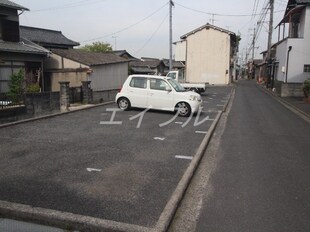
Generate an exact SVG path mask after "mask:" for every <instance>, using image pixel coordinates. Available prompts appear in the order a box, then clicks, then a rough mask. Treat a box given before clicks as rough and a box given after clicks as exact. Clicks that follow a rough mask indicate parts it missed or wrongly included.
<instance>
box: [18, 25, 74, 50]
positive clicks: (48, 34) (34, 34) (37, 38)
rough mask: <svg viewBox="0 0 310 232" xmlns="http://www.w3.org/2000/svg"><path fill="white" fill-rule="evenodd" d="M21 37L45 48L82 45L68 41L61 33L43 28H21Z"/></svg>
mask: <svg viewBox="0 0 310 232" xmlns="http://www.w3.org/2000/svg"><path fill="white" fill-rule="evenodd" d="M20 36H21V37H22V38H25V39H27V40H30V41H32V42H34V43H37V44H39V45H41V46H43V47H50V48H63V47H65V48H68V47H70V48H72V47H74V46H78V45H80V44H79V43H78V42H75V41H73V40H70V39H68V38H67V37H65V36H64V35H63V34H62V33H61V31H54V30H49V29H43V28H35V27H26V26H20Z"/></svg>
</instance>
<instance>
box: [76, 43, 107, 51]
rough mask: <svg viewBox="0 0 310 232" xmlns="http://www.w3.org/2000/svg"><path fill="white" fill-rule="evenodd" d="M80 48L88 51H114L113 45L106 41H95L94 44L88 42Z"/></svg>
mask: <svg viewBox="0 0 310 232" xmlns="http://www.w3.org/2000/svg"><path fill="white" fill-rule="evenodd" d="M80 49H81V50H84V51H88V52H109V51H112V45H111V44H109V43H104V42H93V43H92V44H86V45H85V46H83V47H81V48H80Z"/></svg>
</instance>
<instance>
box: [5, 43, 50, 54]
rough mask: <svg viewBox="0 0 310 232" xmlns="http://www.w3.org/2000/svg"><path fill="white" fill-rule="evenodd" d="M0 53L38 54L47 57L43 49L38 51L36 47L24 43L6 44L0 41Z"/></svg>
mask: <svg viewBox="0 0 310 232" xmlns="http://www.w3.org/2000/svg"><path fill="white" fill-rule="evenodd" d="M0 52H14V53H27V54H40V55H47V54H48V52H47V51H46V50H45V49H40V48H39V47H38V46H33V45H31V44H26V43H24V42H19V43H15V42H6V41H0Z"/></svg>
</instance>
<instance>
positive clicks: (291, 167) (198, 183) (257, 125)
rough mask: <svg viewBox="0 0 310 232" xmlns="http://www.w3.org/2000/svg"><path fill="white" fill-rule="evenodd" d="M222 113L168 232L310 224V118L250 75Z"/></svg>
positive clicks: (278, 228)
mask: <svg viewBox="0 0 310 232" xmlns="http://www.w3.org/2000/svg"><path fill="white" fill-rule="evenodd" d="M226 117H227V118H226V119H227V120H225V121H221V123H220V124H221V125H220V126H219V128H218V130H217V132H216V134H217V135H215V139H214V140H213V141H212V142H211V143H213V145H212V144H211V145H210V149H209V148H208V150H207V153H206V155H205V157H204V159H203V160H202V163H201V165H200V167H199V169H198V171H197V175H196V176H195V178H194V180H193V183H192V184H191V186H190V188H189V190H188V192H187V194H186V196H185V198H184V201H183V203H182V205H181V207H180V209H179V211H178V213H177V216H176V219H175V220H174V222H173V224H172V226H171V228H170V231H178V232H180V231H201V232H205V231H212V232H220V231H225V232H226V231H229V232H234V231H235V232H243V231H244V232H245V231H251V232H255V231H257V232H261V231H264V232H273V231H274V232H278V231H281V232H283V231H288V232H289V231H300V232H301V231H302V232H307V231H310V223H309V221H310V153H309V151H310V138H309V132H310V124H309V123H307V122H306V121H304V120H303V119H301V118H300V117H299V116H297V115H296V114H294V113H292V112H291V111H289V110H288V109H286V108H285V107H284V106H282V105H281V104H279V103H278V102H277V101H275V100H274V99H273V98H272V97H270V96H269V95H267V94H266V93H264V92H263V91H262V90H260V89H259V88H257V86H256V84H255V83H254V82H251V81H240V82H239V83H238V86H237V88H236V94H235V98H234V101H233V103H232V106H231V110H230V113H229V114H228V115H226ZM219 135H221V136H219Z"/></svg>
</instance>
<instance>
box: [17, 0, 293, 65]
mask: <svg viewBox="0 0 310 232" xmlns="http://www.w3.org/2000/svg"><path fill="white" fill-rule="evenodd" d="M12 1H13V2H15V3H17V4H20V5H22V6H24V7H26V8H28V9H29V10H30V11H25V12H23V13H22V14H21V15H20V24H21V25H25V26H32V27H39V28H46V29H52V30H57V31H62V33H63V34H64V35H65V36H66V37H67V38H69V39H71V40H74V41H76V42H79V43H80V44H81V45H85V44H91V43H93V42H96V41H101V42H106V43H109V44H111V45H112V47H113V49H114V50H127V51H128V52H129V53H130V54H131V55H133V56H135V57H137V58H140V57H154V58H160V59H161V58H169V0H53V1H50V0H12ZM287 1H288V0H275V11H274V12H275V13H274V27H275V26H276V25H277V24H278V23H279V22H280V20H281V19H282V18H283V15H284V10H285V8H286V5H287ZM173 2H174V7H173V11H172V12H173V13H172V31H173V41H174V42H175V41H179V40H180V37H181V36H182V35H184V34H186V33H188V32H190V31H192V30H194V29H196V28H198V27H200V26H203V25H205V24H206V23H211V24H214V25H215V26H218V27H221V28H224V29H227V30H230V31H232V32H234V33H236V34H240V36H241V43H240V46H239V56H240V57H241V58H242V57H243V59H245V53H246V51H247V50H248V49H249V47H250V46H251V43H252V38H253V33H254V30H253V29H254V27H256V29H257V26H258V25H259V24H258V22H259V21H262V23H261V25H262V26H261V30H260V33H259V34H258V37H257V40H256V44H255V58H259V57H260V53H261V52H262V51H265V50H266V49H267V31H268V21H269V13H268V14H267V16H266V18H264V20H261V19H262V15H263V14H262V12H266V11H265V10H264V9H265V8H264V7H266V4H267V2H269V1H268V0H234V1H232V0H220V1H211V0H190V1H189V0H173ZM273 42H277V30H274V33H273ZM250 56H252V52H250Z"/></svg>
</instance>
